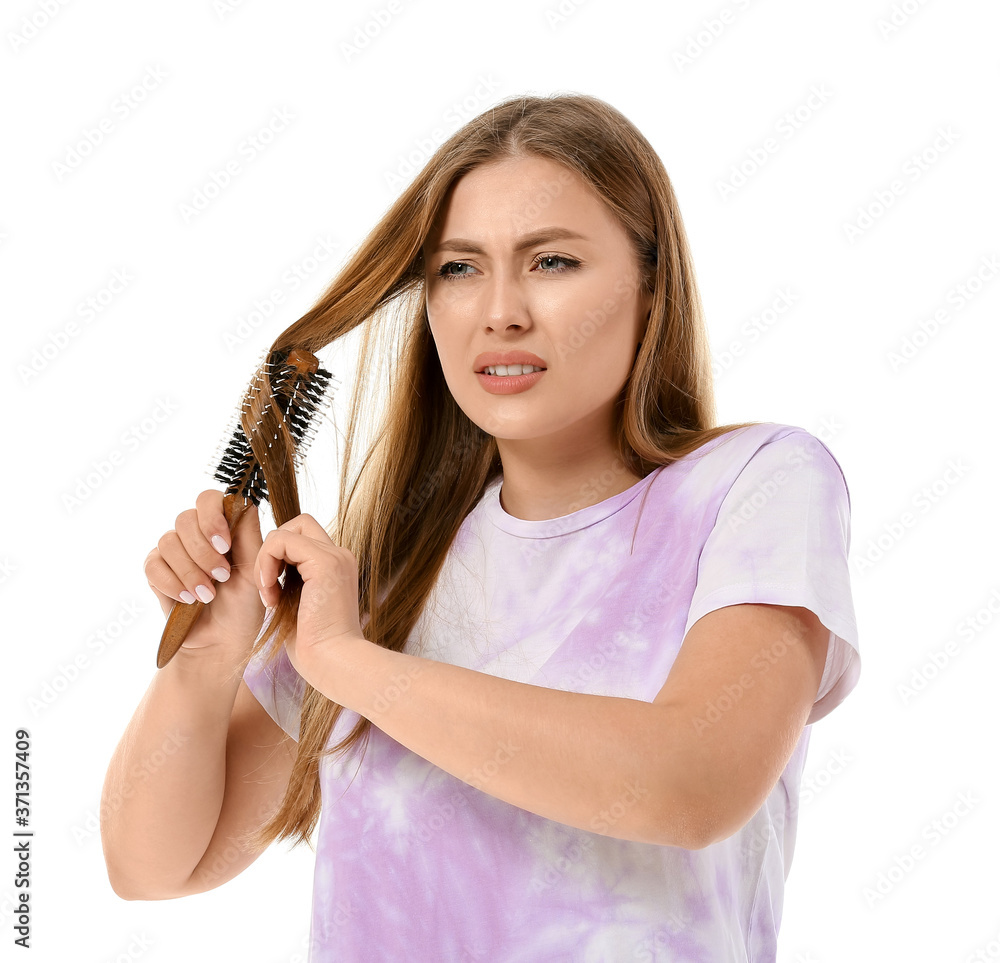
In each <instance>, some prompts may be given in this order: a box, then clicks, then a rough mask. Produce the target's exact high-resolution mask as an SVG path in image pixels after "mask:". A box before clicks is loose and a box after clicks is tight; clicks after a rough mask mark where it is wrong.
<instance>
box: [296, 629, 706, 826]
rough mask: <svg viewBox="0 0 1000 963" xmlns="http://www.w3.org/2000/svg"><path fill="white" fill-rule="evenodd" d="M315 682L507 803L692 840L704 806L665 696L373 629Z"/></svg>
mask: <svg viewBox="0 0 1000 963" xmlns="http://www.w3.org/2000/svg"><path fill="white" fill-rule="evenodd" d="M313 684H314V685H316V687H317V688H319V689H320V691H322V692H323V693H324V694H325V695H327V697H328V698H331V699H333V700H334V701H336V702H338V703H340V704H341V705H345V706H346V707H347V708H349V709H352V710H354V711H355V712H358V713H360V714H361V715H363V716H365V717H366V718H368V719H370V720H371V721H372V722H373V723H374V724H375V725H377V726H378V727H379V728H380V729H381V730H382V731H383V732H385V733H386V734H387V735H388V736H390V737H391V738H393V739H395V740H396V741H397V742H399V743H401V744H402V745H404V746H406V747H407V748H408V749H410V750H412V751H413V752H415V753H417V754H418V755H420V756H422V757H423V758H425V759H427V760H428V761H430V762H432V763H434V764H435V765H436V766H438V767H439V768H441V769H443V770H445V771H446V772H449V773H451V774H452V775H453V776H456V777H457V778H459V779H461V780H463V781H464V782H467V783H469V784H470V785H472V786H475V787H476V788H478V789H482V790H483V791H484V792H487V793H489V794H490V795H491V796H495V797H496V798H498V799H502V800H504V801H505V802H508V803H511V804H513V805H515V806H519V807H520V808H522V809H526V810H528V811H530V812H533V813H536V814H537V815H539V816H544V817H545V818H548V819H553V820H556V821H557V822H561V823H565V824H567V825H570V826H575V827H577V828H580V829H586V830H589V831H591V832H596V833H600V834H602V835H606V836H614V837H617V838H621V839H629V840H635V841H638V842H648V843H657V844H661V845H664V844H666V845H674V846H689V845H690V840H691V838H692V837H691V829H690V827H692V826H694V825H696V824H697V814H696V813H695V812H694V811H693V809H692V806H691V804H690V802H689V801H688V800H689V796H688V795H687V794H685V793H684V792H682V786H683V780H682V779H681V778H680V776H681V774H682V773H683V772H685V771H687V770H686V769H685V768H684V766H685V761H684V760H683V759H682V758H681V751H680V749H679V747H675V746H674V745H673V744H672V743H671V742H670V740H669V739H668V738H667V732H668V731H669V729H668V727H667V726H666V725H665V720H666V712H667V707H666V706H664V705H662V704H652V703H648V702H642V701H638V700H634V699H624V698H616V697H610V696H598V695H590V694H586V693H577V692H565V691H562V690H558V689H549V688H545V687H542V686H536V685H530V684H527V683H522V682H512V681H510V680H509V679H502V678H498V677H496V676H492V675H488V674H486V673H482V672H477V671H475V670H472V669H466V668H463V667H461V666H455V665H450V664H448V663H443V662H435V661H432V660H430V659H424V658H421V657H419V656H414V655H409V654H406V653H401V652H393V651H390V650H387V649H383V648H381V647H380V646H376V645H374V644H373V643H371V642H369V641H367V640H366V639H363V638H360V639H358V640H356V642H355V641H352V642H351V643H349V644H348V645H345V646H343V647H342V648H341V649H339V650H338V653H337V660H336V662H334V661H333V660H329V661H328V662H327V663H326V664H324V665H322V666H320V667H317V668H316V669H315V680H314V681H313Z"/></svg>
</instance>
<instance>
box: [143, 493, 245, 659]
mask: <svg viewBox="0 0 1000 963" xmlns="http://www.w3.org/2000/svg"><path fill="white" fill-rule="evenodd" d="M222 499H223V493H222V492H221V491H217V490H215V489H209V490H207V491H203V492H202V493H201V494H200V495H199V496H198V497H197V499H196V500H195V505H196V507H195V508H189V509H188V510H187V511H184V512H181V513H180V515H178V516H177V521H176V523H175V524H176V527H175V528H172V529H171V530H170V531H169V532H166V533H164V535H163V536H162V537H161V538H160V540H159V542H158V543H157V547H156V548H154V549H153V550H152V551H151V552H150V553H149V554H148V555H147V556H146V561H145V564H144V566H143V571H144V572H145V574H146V580H147V581H148V582H149V587H150V588H151V589H152V590H153V594H154V595H155V596H156V597H157V599H158V600H159V602H160V606H161V607H162V609H163V614H164V615H165V616H166V615H169V614H170V610H171V608H172V607H173V605H174V602H175V601H177V602H180V603H181V604H188V603H190V601H191V599H192V598H196V597H197V598H199V599H200V600H201V601H206V600H207V599H209V596H211V604H207V605H206V606H205V608H204V609H203V611H202V613H201V615H200V616H199V617H198V620H197V621H196V622H195V623H194V625H193V626H192V627H191V630H190V631H189V632H188V634H187V637H186V638H185V640H184V643H183V645H182V648H187V649H195V648H205V647H208V646H212V647H215V646H222V647H225V648H227V649H234V650H235V652H236V654H238V655H239V656H242V655H245V654H246V653H248V652H249V651H250V648H251V646H252V645H253V642H254V639H256V638H257V633H258V632H259V631H260V627H261V624H262V620H263V617H264V604H263V603H262V602H261V599H260V590H259V587H258V586H257V585H256V584H255V582H254V580H253V570H254V564H255V563H256V561H257V554H258V553H259V552H260V548H261V545H262V544H263V539H262V538H261V534H260V516H259V514H258V512H257V506H256V505H254V504H253V503H252V502H251V503H249V504H248V505H247V507H246V510H245V512H244V514H243V517H242V518H241V519H240V520H239V522H238V524H237V526H236V531H235V532H234V533H233V536H232V538H233V544H232V559H233V562H232V565H230V564H229V562H228V561H227V559H226V551H227V550H228V549H223V550H220V549H222V546H223V545H225V546H228V545H229V540H230V534H229V525H228V524H227V522H226V516H225V514H224V513H223V509H222ZM216 536H217V537H218V538H219V539H221V542H220V543H218V544H213V538H214V537H216ZM223 576H225V577H223ZM199 586H200V588H199ZM206 590H207V592H206ZM181 593H185V594H184V596H183V598H182V596H181ZM188 593H190V594H188Z"/></svg>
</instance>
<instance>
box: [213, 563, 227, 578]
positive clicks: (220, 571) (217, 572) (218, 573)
mask: <svg viewBox="0 0 1000 963" xmlns="http://www.w3.org/2000/svg"><path fill="white" fill-rule="evenodd" d="M212 578H214V579H215V581H216V582H225V581H226V580H227V579H228V578H229V570H228V569H225V568H223V567H222V566H221V565H220V566H219V567H218V568H213V569H212Z"/></svg>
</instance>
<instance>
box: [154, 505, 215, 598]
mask: <svg viewBox="0 0 1000 963" xmlns="http://www.w3.org/2000/svg"><path fill="white" fill-rule="evenodd" d="M175 525H176V528H177V534H178V535H179V536H180V539H181V542H182V543H183V545H184V550H185V551H186V552H187V558H188V559H190V561H187V560H186V559H183V558H182V559H181V564H183V565H184V566H185V570H184V571H183V572H181V571H179V570H177V569H175V571H176V572H177V575H178V576H179V577H180V578H181V579H182V580H183V581H184V582H185V584H186V585H187V586H188V590H189V591H192V592H193V593H194V594H195V595H197V596H198V598H200V599H201V600H202V601H203V602H207V601H210V599H209V598H207V597H206V596H207V595H208V594H210V595H212V596H214V594H215V589H214V588H213V583H214V582H216V581H218V582H226V581H228V580H229V576H230V570H229V562H228V561H227V560H226V557H225V556H224V555H222V554H221V553H220V552H219V551H218V550H217V549H216V548H214V547H213V546H212V545H211V543H210V542H209V541H208V539H207V538H206V537H205V533H204V532H203V531H202V529H201V525H200V523H199V520H198V512H197V511H196V510H195V509H190V510H189V511H186V512H182V513H181V514H180V515H178V516H177V521H176V523H175ZM168 561H171V564H173V562H172V560H170V559H168ZM192 581H193V582H194V586H195V587H194V588H192V587H191V582H192ZM199 586H200V587H201V591H198V587H199Z"/></svg>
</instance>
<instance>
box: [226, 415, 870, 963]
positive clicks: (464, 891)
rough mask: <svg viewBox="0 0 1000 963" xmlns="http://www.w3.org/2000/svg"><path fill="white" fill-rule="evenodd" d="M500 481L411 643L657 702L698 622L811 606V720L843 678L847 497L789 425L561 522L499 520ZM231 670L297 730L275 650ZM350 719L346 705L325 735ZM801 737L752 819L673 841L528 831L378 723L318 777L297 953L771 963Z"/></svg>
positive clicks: (749, 437)
mask: <svg viewBox="0 0 1000 963" xmlns="http://www.w3.org/2000/svg"><path fill="white" fill-rule="evenodd" d="M500 487H501V481H500V480H497V481H496V482H495V483H494V484H493V485H491V486H490V488H489V489H488V490H487V491H486V492H485V493H484V496H483V498H482V499H481V500H480V502H479V503H478V504H477V505H476V507H475V508H474V510H473V511H472V512H471V513H470V514H469V516H468V517H467V518H466V519H465V520H464V521H463V523H462V526H461V528H460V530H459V532H458V534H457V536H456V538H455V541H454V543H453V545H452V547H451V550H450V552H449V555H448V558H447V560H446V563H445V567H444V569H443V570H442V572H441V575H440V576H439V578H438V581H437V583H436V585H435V589H434V592H433V593H432V595H431V598H430V599H429V601H428V604H427V606H426V608H425V610H424V612H423V613H422V615H421V617H420V620H419V621H418V623H417V625H416V626H415V628H414V631H413V633H412V634H411V637H410V639H409V641H408V643H407V648H406V651H408V652H412V653H413V654H416V655H422V656H426V657H428V658H431V659H434V660H437V661H443V662H449V663H453V664H456V665H462V666H466V667H468V668H472V669H476V670H478V671H481V672H488V673H491V674H493V675H497V676H501V677H503V678H507V679H513V680H515V681H521V682H530V683H532V684H535V685H544V686H548V687H551V688H558V689H565V690H570V691H574V692H589V693H596V694H601V695H611V696H624V697H627V698H632V699H641V700H645V701H652V700H653V698H654V697H655V696H656V694H657V692H658V691H659V690H660V688H661V687H662V685H663V683H664V681H665V680H666V678H667V675H668V673H669V671H670V667H671V665H672V664H673V661H674V659H675V657H676V655H677V652H678V650H679V648H680V645H681V643H682V641H683V639H684V636H685V633H686V632H687V630H688V629H689V628H690V627H691V625H692V624H693V623H694V622H695V621H697V619H699V618H700V617H701V616H702V615H705V614H706V613H708V612H710V611H712V610H713V609H717V608H720V607H722V606H726V605H733V604H737V603H741V602H765V603H772V604H779V605H801V606H805V607H807V608H809V609H811V610H812V611H813V612H815V613H816V615H817V616H818V617H819V619H820V621H821V622H822V623H823V624H824V626H826V628H828V629H829V630H830V633H831V636H830V645H829V651H828V655H827V662H826V668H825V671H824V673H823V678H822V682H821V684H820V689H819V692H818V693H817V698H816V700H815V703H814V705H813V708H812V711H811V713H810V715H809V718H808V723H809V724H811V723H813V722H816V721H817V720H818V719H820V718H822V717H823V716H824V715H826V714H827V713H829V712H830V711H831V710H832V709H833V708H834V707H835V706H837V705H838V704H839V703H840V702H841V701H843V699H844V698H845V697H846V696H847V695H848V693H849V692H850V691H851V690H852V689H853V688H854V686H855V685H856V683H857V680H858V675H859V672H860V657H859V655H858V641H857V628H856V625H855V618H854V607H853V600H852V596H851V586H850V580H849V571H848V564H847V553H848V549H849V544H850V496H849V493H848V490H847V485H846V482H845V480H844V477H843V474H842V473H841V469H840V466H839V464H838V463H837V461H836V459H835V458H834V457H833V455H832V453H831V452H830V451H829V449H828V448H827V447H826V445H825V444H823V442H821V441H820V440H819V439H818V438H816V437H815V436H813V435H812V434H810V433H809V432H807V431H805V430H804V429H802V428H797V427H794V426H789V425H780V424H774V423H765V424H762V425H754V426H752V427H750V428H744V429H737V430H734V431H732V432H729V433H727V434H725V435H723V436H721V437H720V438H717V439H714V440H713V441H711V442H708V443H707V444H705V445H703V446H702V447H701V448H700V449H698V450H697V451H696V452H694V453H693V454H691V455H689V456H687V457H686V458H683V459H681V460H679V461H677V462H675V463H674V464H672V465H668V466H664V467H661V468H658V469H656V470H655V471H653V472H652V473H651V474H650V475H648V476H647V477H646V478H644V479H642V480H641V481H640V482H638V483H636V484H635V485H633V486H632V487H631V488H629V489H628V490H626V491H624V492H621V493H620V494H617V495H614V496H612V497H610V498H607V499H605V500H603V501H601V502H598V503H597V504H595V505H591V506H589V507H587V508H584V509H582V510H580V511H577V512H573V513H572V514H570V515H566V516H563V517H561V518H554V519H547V520H542V521H530V520H525V519H519V518H515V517H513V516H511V515H508V514H507V513H506V512H505V511H504V510H503V508H502V506H501V504H500V500H499V491H500ZM245 678H246V681H247V683H248V685H250V687H251V689H252V690H253V691H254V693H255V695H256V696H257V698H258V699H259V700H260V701H261V703H262V705H263V706H264V707H265V708H266V709H267V711H268V712H269V713H270V714H271V716H272V717H273V718H274V719H275V720H276V721H277V722H278V724H279V725H281V726H282V728H283V729H284V730H285V731H286V732H288V733H289V734H291V735H292V736H295V737H297V735H298V719H297V705H298V700H299V699H300V698H301V685H302V680H301V679H300V678H299V677H298V675H297V674H296V673H295V671H294V669H293V668H292V666H291V664H290V663H289V662H288V660H287V658H286V657H284V656H282V659H281V661H280V662H279V664H278V669H277V673H276V676H275V677H274V678H273V680H272V679H270V678H268V677H267V676H265V674H264V673H262V672H261V670H260V666H259V665H257V664H256V663H251V665H250V666H248V667H247V671H246V674H245ZM272 681H273V683H274V685H273V686H272V684H271V683H272ZM356 720H357V715H356V714H355V713H352V712H347V711H345V712H344V713H343V714H342V716H341V719H340V720H339V722H338V725H337V727H336V729H335V731H334V732H333V734H332V736H331V738H333V739H339V738H341V737H342V736H343V735H345V734H346V733H347V732H348V731H349V729H350V728H351V727H352V726H353V724H354V723H355V721H356ZM809 734H810V729H809V726H808V724H807V727H806V729H805V730H804V732H803V734H802V736H801V738H800V740H799V742H798V744H797V745H796V747H795V750H794V752H793V754H792V757H791V759H790V761H789V762H788V765H787V766H786V768H785V770H784V772H783V773H782V775H781V778H780V779H779V781H778V783H777V784H776V785H775V787H774V789H773V790H772V792H771V794H770V795H769V796H768V798H767V799H766V801H765V802H764V804H763V805H762V806H761V808H760V809H759V810H758V811H757V813H755V814H754V816H753V817H752V818H751V819H750V821H749V822H748V823H747V825H746V826H744V827H743V828H742V829H741V830H740V831H739V832H737V833H735V834H733V835H732V836H730V837H729V838H727V839H724V840H722V841H720V842H717V843H715V844H713V845H711V846H708V847H705V848H704V849H701V850H686V849H682V848H679V847H672V846H657V845H652V844H645V843H636V842H630V841H627V840H622V839H616V838H614V837H613V836H608V835H604V834H603V833H598V832H589V831H585V830H581V829H575V828H573V827H570V826H567V825H564V824H562V823H558V822H555V821H553V820H549V819H544V818H542V817H540V816H537V815H535V814H533V813H530V812H527V811H526V810H523V809H520V808H518V807H516V806H512V805H510V804H508V803H505V802H502V801H500V800H498V799H496V798H494V797H493V796H490V795H489V794H488V793H487V792H485V791H484V790H483V789H478V788H474V787H473V786H471V785H469V784H467V783H465V782H463V781H461V780H459V779H457V778H455V777H454V776H452V775H450V774H449V773H446V772H444V771H443V770H441V769H439V768H438V767H437V766H434V765H433V764H431V763H429V762H427V761H426V760H424V759H423V758H421V757H420V756H417V755H416V754H415V753H413V752H411V751H409V750H408V749H406V748H404V747H403V746H401V745H400V744H399V743H397V742H396V741H395V740H393V739H390V738H389V737H388V736H386V735H385V733H383V732H382V731H381V730H380V729H378V728H377V727H373V728H372V730H371V736H370V738H369V740H368V743H367V747H366V749H365V751H364V754H363V757H362V756H361V755H360V754H359V752H358V751H355V753H354V754H352V755H351V756H350V757H349V758H346V759H345V758H342V757H336V758H330V757H328V759H327V761H326V762H325V763H324V766H323V769H322V772H321V779H322V792H323V813H322V817H321V820H320V824H319V828H318V839H317V843H316V871H315V880H314V892H313V915H312V933H311V946H312V950H311V956H310V963H321V961H322V963H326V961H335V960H336V961H354V960H358V961H361V960H364V961H374V960H392V961H399V960H413V961H425V960H426V961H433V963H466V961H468V963H472V961H488V963H557V961H567V963H569V961H572V963H608V961H657V963H659V961H671V963H681V961H693V963H730V961H732V963H737V961H739V963H743V961H752V963H767V961H773V960H774V959H775V957H776V940H777V933H778V929H779V926H780V922H781V908H782V900H783V894H784V882H785V879H786V877H787V875H788V871H789V867H790V864H791V858H792V851H793V848H794V842H795V831H796V824H797V815H798V800H799V781H800V779H801V775H802V769H803V765H804V763H805V756H806V749H807V746H808V741H809ZM499 752H500V753H501V754H502V747H501V749H500V750H499ZM501 763H502V759H499V758H498V760H496V761H494V764H501ZM488 766H489V763H485V764H484V774H485V775H488V773H489V769H488ZM483 785H484V786H485V785H488V783H484V784H483Z"/></svg>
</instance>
